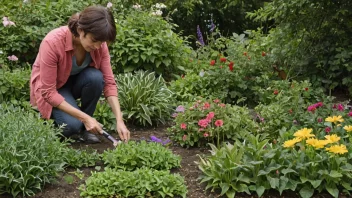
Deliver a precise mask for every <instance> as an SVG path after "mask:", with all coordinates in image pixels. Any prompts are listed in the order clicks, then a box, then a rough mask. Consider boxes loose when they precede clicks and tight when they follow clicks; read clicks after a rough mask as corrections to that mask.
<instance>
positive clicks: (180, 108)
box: [176, 105, 185, 113]
mask: <svg viewBox="0 0 352 198" xmlns="http://www.w3.org/2000/svg"><path fill="white" fill-rule="evenodd" d="M176 112H182V113H183V112H185V107H184V106H182V105H180V106H178V107H177V108H176Z"/></svg>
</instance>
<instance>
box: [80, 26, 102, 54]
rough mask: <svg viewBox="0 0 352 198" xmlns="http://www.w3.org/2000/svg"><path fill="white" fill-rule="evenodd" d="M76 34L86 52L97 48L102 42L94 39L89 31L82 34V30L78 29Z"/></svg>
mask: <svg viewBox="0 0 352 198" xmlns="http://www.w3.org/2000/svg"><path fill="white" fill-rule="evenodd" d="M78 34H79V39H80V42H81V45H82V47H83V48H84V49H85V50H86V51H87V52H91V51H94V50H97V49H99V48H100V47H101V45H102V44H103V42H101V41H96V40H95V39H94V37H93V35H92V34H91V33H87V34H86V35H84V34H85V33H84V31H82V30H78Z"/></svg>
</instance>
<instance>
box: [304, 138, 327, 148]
mask: <svg viewBox="0 0 352 198" xmlns="http://www.w3.org/2000/svg"><path fill="white" fill-rule="evenodd" d="M306 143H307V144H309V145H311V146H313V147H314V148H316V149H318V148H324V146H325V145H327V144H328V143H329V142H328V141H326V140H317V139H315V138H310V139H308V140H306Z"/></svg>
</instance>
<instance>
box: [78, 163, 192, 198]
mask: <svg viewBox="0 0 352 198" xmlns="http://www.w3.org/2000/svg"><path fill="white" fill-rule="evenodd" d="M79 190H80V191H81V193H80V195H81V196H82V197H92V196H98V197H112V196H116V197H138V198H143V197H145V196H149V197H175V196H181V197H183V198H185V197H186V194H187V188H186V185H185V184H184V180H183V178H182V177H181V176H180V175H179V174H170V173H169V171H158V170H153V169H149V168H142V169H137V170H135V171H132V172H130V171H123V170H114V169H110V168H106V169H105V171H104V172H98V173H97V172H93V173H92V175H91V176H90V177H89V178H88V179H87V180H86V183H85V184H82V185H81V186H80V187H79Z"/></svg>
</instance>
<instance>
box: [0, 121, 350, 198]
mask: <svg viewBox="0 0 352 198" xmlns="http://www.w3.org/2000/svg"><path fill="white" fill-rule="evenodd" d="M129 129H130V130H131V139H132V140H141V139H149V138H150V136H151V135H155V136H156V137H158V138H162V139H165V138H167V135H166V127H165V126H161V127H157V128H149V129H145V128H143V129H137V128H133V127H129ZM114 136H116V134H114ZM101 140H102V142H101V143H99V144H91V145H86V144H84V143H74V144H73V145H72V146H73V147H74V148H76V149H82V148H83V149H84V148H86V147H87V146H89V147H92V148H94V149H97V150H98V152H99V153H102V152H103V151H104V150H106V149H107V148H110V149H113V148H114V147H113V146H112V144H111V143H110V142H109V141H108V140H106V139H105V138H103V137H101ZM170 149H172V151H173V152H174V153H175V154H178V155H180V156H182V161H181V166H182V167H181V168H179V169H178V170H175V171H174V172H177V173H179V174H181V175H182V176H183V177H184V178H185V182H186V185H187V186H188V194H187V197H188V198H215V197H220V196H219V194H220V193H219V192H210V191H209V190H208V191H205V190H204V189H205V185H204V184H202V185H201V184H199V182H198V180H197V178H198V177H199V175H200V174H201V171H200V170H199V169H198V167H197V165H196V163H195V161H198V160H199V157H198V155H206V154H209V151H208V148H189V149H187V148H182V147H180V146H177V145H172V146H171V147H170ZM80 170H81V171H83V173H84V175H85V178H84V179H83V180H80V179H78V178H77V177H75V176H74V174H72V173H70V172H74V171H76V170H75V169H67V170H66V173H63V174H62V175H60V176H59V178H58V181H57V182H56V183H54V184H48V185H46V186H45V187H44V189H43V191H42V192H40V193H37V194H36V195H35V196H33V198H76V197H80V196H79V190H78V189H77V187H78V186H79V185H80V184H82V183H84V180H85V179H86V178H87V177H89V175H90V172H91V171H95V167H90V168H80ZM68 174H69V175H72V176H74V178H75V181H74V183H73V184H68V183H67V182H66V181H65V179H64V176H65V175H68ZM0 197H1V198H5V197H6V198H7V197H10V196H0ZM236 197H239V198H256V197H257V196H256V195H247V194H236ZM262 197H264V198H278V197H286V198H294V197H299V195H298V194H296V193H294V192H284V193H283V195H281V196H280V195H279V193H278V192H274V191H273V192H267V193H266V194H265V195H264V196H262ZM314 197H315V198H330V197H331V196H330V195H329V194H328V193H321V194H317V195H315V196H314ZM340 197H341V198H345V197H346V196H344V195H341V196H340Z"/></svg>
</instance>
